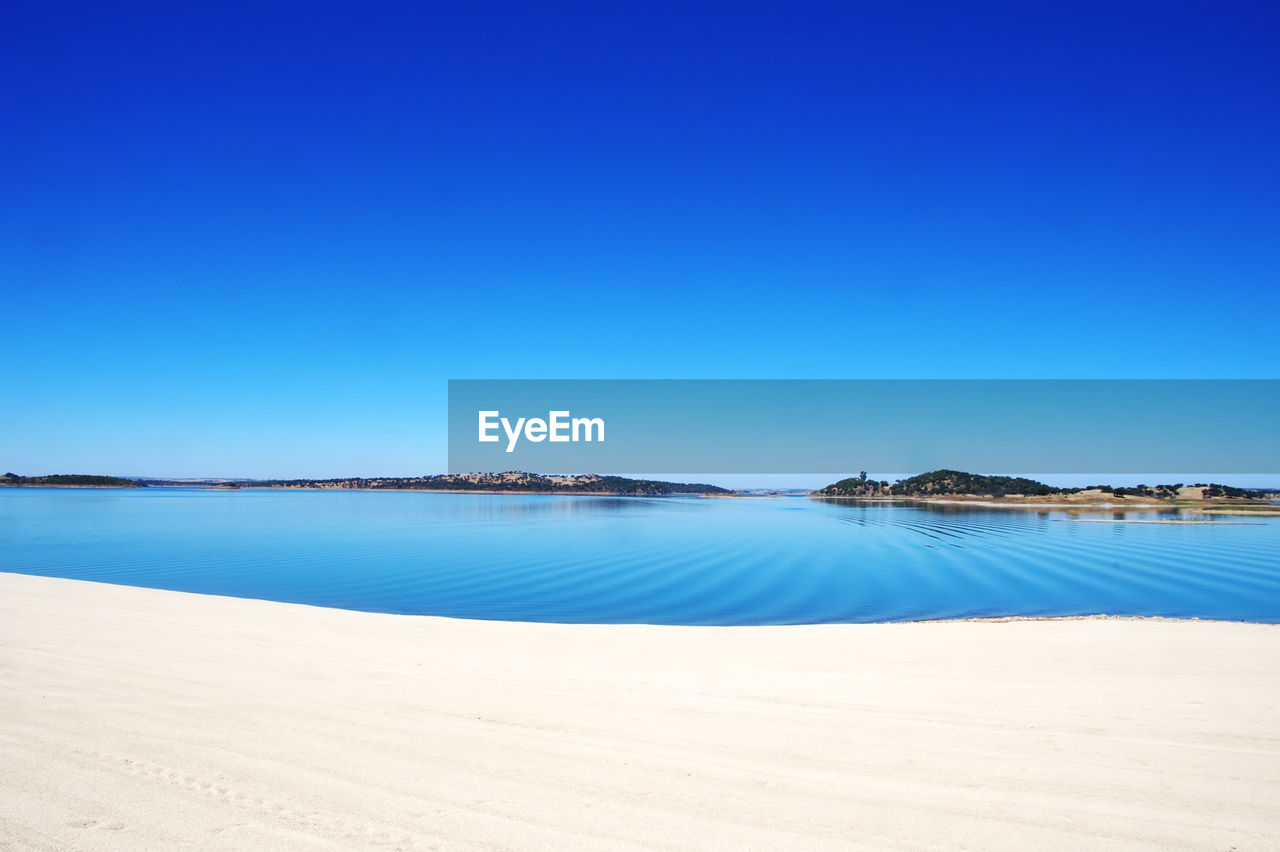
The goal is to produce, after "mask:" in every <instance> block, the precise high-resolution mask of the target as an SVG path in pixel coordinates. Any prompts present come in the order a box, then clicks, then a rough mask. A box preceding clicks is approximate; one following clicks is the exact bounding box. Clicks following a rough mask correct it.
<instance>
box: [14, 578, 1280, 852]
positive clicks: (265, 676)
mask: <svg viewBox="0 0 1280 852" xmlns="http://www.w3.org/2000/svg"><path fill="white" fill-rule="evenodd" d="M0 686H2V690H3V696H4V698H3V701H0V766H3V771H0V848H5V849H9V848H12V849H60V850H61V849H109V850H110V849H129V850H137V849H351V848H357V849H359V848H387V849H520V850H528V849H548V850H552V849H554V850H564V849H615V848H617V849H629V848H653V849H735V850H736V849H771V850H772V849H805V850H809V849H857V848H868V849H884V848H906V849H923V848H933V849H937V848H941V849H953V848H973V849H993V848H994V849H1033V848H1049V849H1094V848H1096V849H1114V848H1126V849H1129V848H1152V849H1156V848H1159V849H1221V850H1227V849H1233V848H1234V849H1241V850H1243V849H1275V848H1280V627H1276V626H1269V625H1253V624H1232V623H1219V622H1170V621H1136V620H1103V619H1087V620H1062V621H1012V622H1003V623H983V622H944V623H927V624H923V623H919V624H884V625H828V626H809V627H748V628H690V627H652V626H586V625H545V624H523V623H500V622H482V621H459V620H450V619H440V618H426V617H416V616H392V615H376V614H366V613H357V612H348V611H341V610H326V609H317V608H312V607H305V606H295V605H287V604H278V603H269V602H262V601H252V600H240V599H233V598H219V597H209V596H199V595H188V594H182V593H177V592H166V591H154V590H147V589H137V588H129V587H123V586H112V585H102V584H95V583H86V582H79V581H73V580H59V579H46V578H38V577H28V576H20V575H14V574H0Z"/></svg>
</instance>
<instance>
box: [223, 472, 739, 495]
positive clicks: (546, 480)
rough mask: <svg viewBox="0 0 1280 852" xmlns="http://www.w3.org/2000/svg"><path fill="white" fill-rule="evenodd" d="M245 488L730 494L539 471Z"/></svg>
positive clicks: (261, 483)
mask: <svg viewBox="0 0 1280 852" xmlns="http://www.w3.org/2000/svg"><path fill="white" fill-rule="evenodd" d="M240 485H241V487H243V488H331V489H357V488H358V489H374V490H377V489H409V490H415V491H520V492H541V493H554V494H635V495H641V496H658V495H663V494H731V493H733V492H731V491H730V490H729V489H727V488H720V487H719V486H716V485H707V484H704V483H687V482H663V481H660V480H653V479H627V478H626V477H623V476H596V475H593V474H585V475H581V476H540V475H538V474H536V473H521V472H516V471H512V472H508V473H471V474H456V475H454V474H437V475H434V476H414V477H401V476H391V477H374V478H365V477H351V478H346V479H264V480H254V481H251V482H241V483H240Z"/></svg>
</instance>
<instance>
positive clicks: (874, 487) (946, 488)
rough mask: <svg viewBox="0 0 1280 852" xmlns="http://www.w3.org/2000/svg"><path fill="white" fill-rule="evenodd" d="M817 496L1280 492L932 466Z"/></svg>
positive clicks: (851, 481) (1246, 496)
mask: <svg viewBox="0 0 1280 852" xmlns="http://www.w3.org/2000/svg"><path fill="white" fill-rule="evenodd" d="M812 493H813V496H815V497H859V498H866V499H887V498H895V497H901V498H913V499H923V498H929V497H995V498H1000V497H1015V498H1017V497H1063V498H1067V499H1069V500H1071V501H1072V502H1076V501H1080V500H1085V501H1099V500H1112V499H1122V500H1123V499H1126V498H1129V497H1138V498H1151V499H1155V500H1163V501H1169V502H1173V501H1179V502H1184V503H1185V502H1188V501H1191V502H1195V501H1206V500H1247V501H1268V500H1275V499H1277V497H1280V494H1278V493H1277V492H1274V491H1269V490H1266V489H1250V488H1235V487H1233V486H1230V485H1219V484H1217V483H1197V484H1196V485H1191V486H1186V485H1183V484H1182V483H1181V482H1179V483H1174V484H1171V485H1133V486H1123V487H1114V488H1113V487H1112V486H1110V485H1091V486H1089V487H1088V488H1058V487H1056V486H1053V485H1046V484H1045V483H1043V482H1037V481H1036V480H1034V479H1026V478H1025V477H1020V476H984V475H982V474H978V473H965V472H964V471H959V470H934V471H930V472H929V473H922V474H920V475H918V476H912V477H910V478H908V479H901V480H899V481H897V482H893V483H890V482H886V481H884V480H880V481H877V480H874V479H867V476H866V474H865V473H864V474H862V475H861V476H857V477H850V478H848V479H842V480H840V481H839V482H835V483H832V484H831V485H828V486H827V487H826V488H822V489H820V490H818V491H814V492H812Z"/></svg>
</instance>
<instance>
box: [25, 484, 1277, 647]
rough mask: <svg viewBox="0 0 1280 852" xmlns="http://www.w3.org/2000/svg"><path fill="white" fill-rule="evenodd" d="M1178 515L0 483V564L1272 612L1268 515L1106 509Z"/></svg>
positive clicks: (619, 594) (637, 615)
mask: <svg viewBox="0 0 1280 852" xmlns="http://www.w3.org/2000/svg"><path fill="white" fill-rule="evenodd" d="M1177 516H1178V515H1177V514H1176V512H1172V513H1171V512H1162V513H1157V512H1156V511H1153V510H1151V511H1135V510H1128V511H1124V512H1116V513H1112V512H1093V513H1088V512H1067V511H1065V510H1004V509H994V508H983V507H956V506H942V505H937V504H933V505H890V504H882V503H873V504H857V503H851V502H825V501H819V500H812V499H807V498H776V499H748V498H742V499H725V498H697V497H664V498H642V497H585V496H579V497H574V496H541V495H529V496H508V495H481V494H429V493H420V492H419V493H414V492H378V491H372V492H357V491H269V490H248V489H246V490H241V491H218V490H201V489H188V488H150V489H120V490H116V489H63V488H58V489H54V488H3V489H0V570H3V571H15V572H20V573H26V574H40V575H46V576H54V577H72V578H79V579H85V580H98V581H103V582H110V583H123V584H128V585H135V586H148V587H153V588H160V589H174V590H179V591H187V592H201V593H208V594H219V595H232V596H236V597H247V598H262V599H267V600H276V601H288V602H294V603H305V604H314V605H318V606H330V607H344V608H348V609H357V610H368V611H373V612H393V613H413V614H429V615H443V616H456V617H462V618H488V619H503V620H518V621H556V622H640V623H654V624H792V623H814V622H866V621H904V620H915V619H932V618H963V617H978V616H1048V615H1086V614H1094V613H1110V614H1118V615H1161V616H1171V617H1197V618H1215V619H1231V620H1247V621H1265V622H1273V623H1274V622H1280V518H1256V519H1251V518H1238V517H1230V516H1227V517H1222V518H1221V519H1222V520H1244V521H1253V523H1249V524H1238V525H1169V524H1134V523H1115V522H1114V520H1119V519H1123V520H1130V521H1131V520H1135V519H1156V518H1160V517H1177ZM1182 517H1187V515H1183V516H1182ZM1078 519H1093V520H1099V519H1100V520H1102V521H1104V522H1102V523H1095V522H1080V521H1079V520H1078Z"/></svg>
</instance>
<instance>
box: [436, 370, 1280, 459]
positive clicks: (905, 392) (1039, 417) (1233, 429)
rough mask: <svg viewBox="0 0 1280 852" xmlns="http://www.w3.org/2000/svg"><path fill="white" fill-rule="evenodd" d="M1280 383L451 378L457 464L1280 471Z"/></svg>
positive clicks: (451, 432) (451, 441)
mask: <svg viewBox="0 0 1280 852" xmlns="http://www.w3.org/2000/svg"><path fill="white" fill-rule="evenodd" d="M1277 424H1280V380H1185V381H1184V380H1166V381H1154V380H1112V381H1095V380H1079V381H1076V380H1047V381H1026V380H936V381H935V380H909V381H899V380H796V381H791V380H760V381H757V380H741V381H739V380H706V381H703V380H617V381H613V380H583V381H577V380H562V379H557V380H510V381H506V380H452V381H450V382H449V470H450V472H452V473H468V472H477V471H507V470H522V471H528V472H531V473H544V474H545V473H616V472H624V471H625V472H628V473H636V474H644V473H658V472H667V471H681V472H684V473H795V474H799V473H829V472H832V471H857V470H872V471H925V470H933V469H937V468H955V469H961V470H969V471H974V472H1010V471H1036V472H1040V473H1091V472H1099V471H1106V472H1111V473H1149V472H1153V471H1167V470H1184V471H1205V472H1214V473H1233V474H1244V473H1280V442H1277V440H1276V434H1277V431H1278V430H1277Z"/></svg>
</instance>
